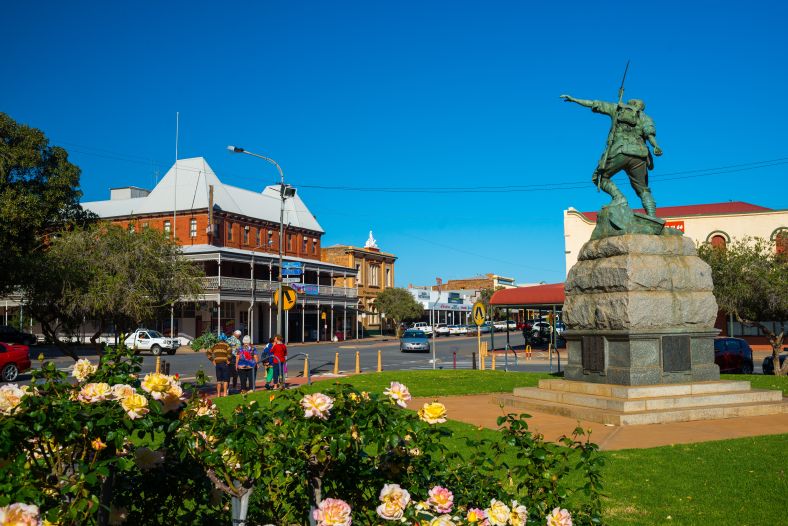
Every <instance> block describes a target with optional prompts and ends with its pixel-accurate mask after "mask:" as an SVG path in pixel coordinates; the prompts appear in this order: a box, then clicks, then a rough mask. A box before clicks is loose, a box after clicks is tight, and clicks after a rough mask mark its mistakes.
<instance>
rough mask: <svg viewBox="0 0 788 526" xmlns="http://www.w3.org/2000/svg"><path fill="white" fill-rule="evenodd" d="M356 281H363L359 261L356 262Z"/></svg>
mask: <svg viewBox="0 0 788 526" xmlns="http://www.w3.org/2000/svg"><path fill="white" fill-rule="evenodd" d="M356 283H363V280H362V279H361V263H356Z"/></svg>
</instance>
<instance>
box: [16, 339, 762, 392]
mask: <svg viewBox="0 0 788 526" xmlns="http://www.w3.org/2000/svg"><path fill="white" fill-rule="evenodd" d="M482 339H483V341H487V342H488V345H489V342H490V335H489V334H487V335H482ZM494 339H495V341H494V343H495V347H496V349H499V350H498V352H497V353H496V368H497V369H504V368H505V367H506V358H507V357H508V369H509V370H512V371H531V372H544V371H551V370H552V371H556V370H558V358H559V355H560V359H561V366H562V367H563V366H564V365H565V364H566V350H565V349H559V353H558V355H556V354H555V353H554V354H553V361H552V368H551V363H550V360H549V358H548V355H547V352H546V351H545V350H544V349H543V348H541V349H539V348H537V349H534V351H533V356H532V359H526V357H525V353H524V348H525V343H524V339H523V336H522V334H521V333H519V332H511V333H510V334H509V343H510V345H511V348H512V349H513V350H514V352H511V351H510V352H508V353H504V352H503V350H502V349H503V348H504V347H505V345H506V333H495V335H494ZM431 341H432V340H431ZM476 350H477V342H476V337H468V336H448V337H442V338H436V339H435V356H436V360H435V368H436V369H452V368H454V367H455V358H456V368H457V369H470V368H471V367H472V363H473V362H472V356H473V353H475V352H476ZM378 351H380V353H381V361H382V365H383V369H384V370H387V371H408V370H428V369H432V368H433V364H432V353H402V352H400V350H399V340H397V339H395V338H393V337H388V338H369V339H364V340H351V341H347V342H321V343H305V344H291V345H289V346H288V352H289V357H290V361H289V363H288V377H291V378H292V377H299V376H302V375H303V370H304V355H305V354H308V355H309V364H310V367H309V368H310V372H311V375H312V376H320V375H325V374H331V373H332V372H333V369H334V359H335V357H336V356H337V354H338V355H339V371H340V374H348V373H353V371H354V368H355V359H356V353H358V356H359V364H360V366H361V371H362V372H369V371H375V370H376V369H377V361H378ZM42 352H43V354H44V356H45V358H46V359H47V360H52V361H54V362H55V364H56V365H57V366H58V367H59V368H61V369H62V370H64V371H65V370H70V368H71V367H72V366H73V364H74V362H73V360H72V359H71V358H68V357H65V356H63V355H62V354H61V353H60V351H58V350H57V349H55V348H54V347H48V346H43V345H42V346H36V347H32V348H31V351H30V356H31V358H32V359H33V366H34V367H36V366H37V362H36V357H37V356H38V355H39V353H42ZM79 355H80V357H83V358H88V359H90V360H92V361H94V362H95V361H98V357H97V356H96V355H95V352H94V350H93V349H92V348H87V347H83V348H81V349H80V351H79ZM142 357H143V365H142V372H143V373H147V372H150V371H153V370H155V363H156V361H155V357H153V356H151V355H150V354H144V355H142ZM762 359H763V358H762V357H760V358H756V359H754V360H753V361H754V362H755V363H754V368H755V371H754V372H755V373H756V374H760V373H761V372H762V370H761V362H762ZM162 360H164V361H166V362H167V363H169V365H170V373H172V374H174V373H176V372H177V373H178V374H180V375H181V377H182V378H183V379H185V380H187V381H188V380H192V379H194V376H195V374H196V373H197V371H198V370H199V368H200V367H202V368H203V369H204V370H205V372H206V373H207V374H208V375H209V376H211V377H213V376H214V371H213V366H212V365H211V363H210V362H209V361H208V360H207V359H206V357H205V353H195V352H193V351H192V350H191V348H189V347H181V348H180V349H178V351H177V352H176V354H175V355H173V356H166V355H165V356H162ZM487 367H488V368H489V358H488V362H487ZM29 380H30V374H29V373H26V374H22V375H20V376H19V379H18V380H17V381H18V382H20V383H26V382H28V381H29Z"/></svg>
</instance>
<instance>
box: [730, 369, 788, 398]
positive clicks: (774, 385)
mask: <svg viewBox="0 0 788 526" xmlns="http://www.w3.org/2000/svg"><path fill="white" fill-rule="evenodd" d="M721 376H722V378H721V379H722V380H747V381H749V382H750V384H752V388H753V389H781V390H782V392H783V396H788V376H774V375H771V374H723V375H721Z"/></svg>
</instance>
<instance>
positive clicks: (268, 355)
mask: <svg viewBox="0 0 788 526" xmlns="http://www.w3.org/2000/svg"><path fill="white" fill-rule="evenodd" d="M273 348H274V339H273V338H271V339H270V340H268V343H267V344H266V345H265V347H263V350H262V351H260V358H259V362H260V363H261V364H263V366H264V368H265V388H266V389H271V380H273V377H274V353H273V352H271V349H273Z"/></svg>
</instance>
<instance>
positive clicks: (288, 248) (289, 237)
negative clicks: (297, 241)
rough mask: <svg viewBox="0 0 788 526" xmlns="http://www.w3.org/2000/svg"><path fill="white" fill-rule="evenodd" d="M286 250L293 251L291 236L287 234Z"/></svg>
mask: <svg viewBox="0 0 788 526" xmlns="http://www.w3.org/2000/svg"><path fill="white" fill-rule="evenodd" d="M287 250H289V251H291V252H292V251H293V234H287Z"/></svg>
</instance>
